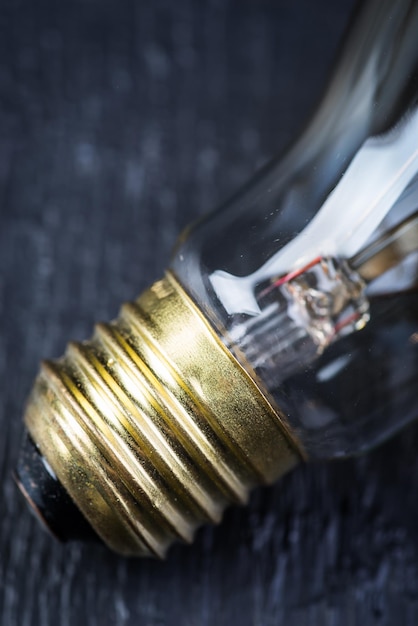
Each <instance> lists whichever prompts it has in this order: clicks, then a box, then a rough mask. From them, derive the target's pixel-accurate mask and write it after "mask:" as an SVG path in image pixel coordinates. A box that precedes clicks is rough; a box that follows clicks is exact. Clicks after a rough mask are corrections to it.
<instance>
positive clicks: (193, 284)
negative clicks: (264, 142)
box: [17, 0, 418, 556]
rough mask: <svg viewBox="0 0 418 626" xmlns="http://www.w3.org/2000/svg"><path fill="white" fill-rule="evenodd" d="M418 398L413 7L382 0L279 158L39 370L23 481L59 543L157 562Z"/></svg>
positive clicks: (395, 422)
mask: <svg viewBox="0 0 418 626" xmlns="http://www.w3.org/2000/svg"><path fill="white" fill-rule="evenodd" d="M417 382H418V3H417V2H416V1H415V0H398V1H397V2H392V0H371V1H370V2H369V3H367V4H366V5H365V6H364V7H363V8H362V10H361V11H360V13H359V15H358V16H357V19H356V21H355V22H354V23H353V25H352V28H351V31H350V34H349V37H348V38H347V40H346V44H345V46H344V48H343V51H342V54H341V56H340V60H339V63H338V64H337V67H336V71H335V73H334V76H333V78H332V80H331V81H330V83H329V86H328V88H327V90H326V92H325V95H324V98H323V100H322V103H321V104H320V106H319V108H318V110H317V112H316V113H315V115H314V116H313V118H312V119H311V121H310V123H309V124H308V125H307V127H306V129H305V131H304V132H303V133H302V134H301V136H300V137H299V138H298V139H297V140H296V142H295V143H294V144H293V145H292V146H291V147H290V149H289V150H288V151H287V152H286V154H285V155H284V156H283V157H282V158H280V159H278V160H276V161H273V163H271V164H270V165H269V166H268V167H266V168H265V169H264V170H263V171H262V172H261V173H259V174H258V176H257V177H256V178H255V179H254V181H252V182H251V183H250V184H249V185H248V186H247V187H246V188H245V189H244V190H243V191H242V192H241V193H239V194H238V195H237V196H236V197H235V198H234V199H233V200H232V201H230V202H229V203H227V204H226V205H225V206H224V207H222V208H221V209H220V210H218V211H217V212H215V213H213V214H212V215H210V216H209V217H207V218H206V219H205V220H201V221H199V222H198V223H197V224H195V225H193V226H192V227H190V228H189V229H188V230H187V231H186V232H185V233H184V234H183V235H182V236H181V238H180V240H179V242H178V244H177V247H176V249H175V252H174V255H173V258H172V262H171V266H170V268H169V270H168V272H167V274H166V276H165V277H164V278H163V279H162V280H161V281H159V282H157V283H155V284H154V285H153V286H152V287H151V288H150V289H149V290H148V291H146V292H145V293H144V294H143V295H142V296H140V298H139V299H138V300H137V301H136V302H135V303H133V304H126V305H124V306H123V308H122V310H121V313H120V316H119V318H118V319H117V320H116V321H115V322H112V323H110V324H107V325H105V324H102V325H98V326H97V328H96V331H95V334H94V336H93V338H92V339H91V340H90V341H87V342H84V343H81V344H70V346H69V347H68V349H67V352H66V354H65V356H64V357H63V358H62V359H61V360H59V361H57V362H54V363H45V364H44V365H43V366H42V369H41V372H40V374H39V376H38V378H37V380H36V382H35V386H34V389H33V392H32V395H31V397H30V400H29V403H28V406H27V410H26V417H25V419H26V426H27V430H28V437H27V439H26V441H25V444H24V446H23V449H22V455H21V459H20V462H19V465H18V471H17V474H18V480H19V481H20V486H21V489H22V490H23V491H24V492H25V494H26V495H27V496H28V498H29V500H30V501H31V504H32V506H33V507H34V508H35V509H36V510H37V511H38V513H40V514H41V515H42V516H43V517H44V520H45V521H46V523H47V525H49V526H50V527H51V529H52V530H53V531H54V532H55V533H56V534H58V535H60V536H61V537H62V538H64V539H65V538H71V537H72V536H73V537H76V536H79V537H81V536H88V535H89V534H91V535H93V534H95V535H97V536H98V537H100V538H101V539H102V540H103V541H104V542H105V543H106V544H107V545H109V546H110V547H111V548H113V549H115V550H117V551H119V552H121V553H123V554H134V555H157V556H163V555H164V554H165V551H166V549H167V547H168V546H169V545H170V544H171V542H172V541H173V540H175V539H182V540H184V541H190V540H191V539H192V537H193V533H194V531H195V529H196V528H197V527H198V526H199V525H200V524H202V523H204V522H208V521H213V522H216V521H218V520H219V519H220V517H221V515H222V512H223V510H224V508H225V506H226V505H228V504H230V503H233V502H245V500H246V499H247V497H248V492H249V490H250V489H251V488H252V487H254V486H256V485H259V484H263V483H270V482H272V481H274V480H276V479H277V478H278V477H279V476H280V475H282V474H283V473H284V472H286V471H287V470H289V469H290V468H292V467H293V466H295V465H296V464H297V463H298V462H299V461H301V460H302V459H306V460H309V459H317V458H320V459H331V458H334V457H341V456H345V455H350V454H353V453H358V452H361V451H363V450H366V449H368V448H370V447H372V446H374V445H376V444H377V443H379V442H380V441H381V440H383V439H384V438H386V437H388V436H389V435H391V434H392V433H393V432H394V431H396V430H398V429H399V428H400V427H401V426H402V425H404V424H406V423H407V422H409V421H411V420H412V419H413V418H415V417H417V416H418V397H417V391H416V385H417ZM51 502H52V503H53V506H51ZM77 511H79V513H77ZM91 529H92V530H91Z"/></svg>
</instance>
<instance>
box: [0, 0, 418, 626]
mask: <svg viewBox="0 0 418 626" xmlns="http://www.w3.org/2000/svg"><path fill="white" fill-rule="evenodd" d="M351 6H352V1H351V0H339V1H338V2H335V1H331V0H318V1H317V2H315V3H313V2H311V1H310V0H298V1H297V2H295V1H294V0H260V1H259V2H253V1H252V0H202V1H199V2H193V1H192V0H176V2H171V1H170V0H153V2H145V1H144V2H140V1H138V2H136V1H135V0H125V1H124V2H117V1H116V0H108V1H102V0H100V1H99V0H73V1H71V2H54V1H53V0H20V1H18V0H15V1H13V0H3V1H2V2H1V3H0V34H1V36H0V423H1V437H0V480H1V490H0V511H1V518H0V624H1V626H38V625H40V626H49V625H51V626H56V625H62V626H73V625H75V626H84V625H89V626H96V625H97V626H107V625H117V626H122V625H126V624H135V625H136V624H141V625H147V626H169V625H176V626H177V625H185V626H195V625H199V626H206V625H208V626H212V625H216V626H222V625H230V624H231V623H232V624H234V623H237V624H240V625H243V626H246V625H257V626H259V625H263V626H264V625H265V626H268V625H273V624H274V625H276V624H284V625H286V626H293V625H294V626H303V625H304V624H310V625H311V624H312V625H314V624H318V625H321V626H328V625H329V626H331V625H337V624H338V625H343V626H352V625H354V624H362V625H364V624H378V625H392V624H394V625H400V624H411V625H413V624H417V623H418V594H417V591H418V560H417V550H418V500H417V498H416V493H417V489H418V459H417V454H416V450H417V444H418V430H417V428H416V427H411V428H409V429H408V430H407V431H405V432H404V433H403V434H401V435H400V436H398V437H397V438H396V439H394V440H392V441H391V442H389V443H388V444H386V445H385V446H384V447H382V448H380V449H379V450H377V451H376V452H374V453H372V454H371V455H369V456H367V457H364V458H361V459H358V460H353V461H348V462H344V463H339V464H334V465H326V464H324V465H317V466H307V467H302V468H300V469H298V470H297V471H296V472H294V473H293V474H291V475H289V476H288V477H287V478H285V479H284V480H283V481H282V482H281V483H280V484H279V485H277V486H276V487H273V488H270V489H265V490H262V491H259V492H257V493H255V494H254V497H253V499H252V501H251V503H250V506H249V507H248V508H247V509H234V510H231V511H229V512H228V513H227V515H226V517H225V520H224V522H223V525H222V526H221V527H219V528H217V529H210V528H205V529H203V530H202V531H201V532H200V533H199V534H198V537H197V539H196V543H195V545H194V546H193V547H181V546H179V547H176V548H174V549H173V550H172V552H171V554H170V556H169V558H168V560H167V561H166V562H164V563H157V562H151V561H133V560H125V559H122V558H118V557H117V556H115V555H112V554H111V553H110V552H108V551H106V550H105V549H102V548H99V547H89V546H81V545H76V544H75V545H65V546H61V545H59V544H56V543H54V542H53V541H52V540H51V539H50V538H49V537H48V536H46V535H45V534H44V533H43V532H42V530H41V529H40V528H39V527H38V525H37V523H36V521H35V520H33V519H32V517H31V516H30V515H29V514H28V512H27V510H26V507H25V504H24V502H23V501H22V499H21V497H20V495H19V494H18V493H17V491H16V489H15V487H14V485H13V484H12V482H11V479H10V474H11V470H12V468H13V466H14V464H15V461H16V457H17V453H18V447H19V442H20V438H21V435H22V431H23V427H22V423H21V413H22V407H23V404H24V400H25V397H26V395H27V393H28V391H29V389H30V386H31V383H32V380H33V378H34V376H35V373H36V371H37V366H38V362H39V360H40V358H41V357H55V356H58V355H59V354H60V353H62V351H63V349H64V346H65V343H66V341H67V340H68V339H69V338H75V339H81V338H83V337H86V336H88V335H89V333H90V332H91V328H92V324H93V322H94V320H96V319H109V318H111V317H113V316H115V314H116V312H117V309H118V306H119V303H120V302H121V301H122V300H126V299H130V298H132V297H134V296H135V295H136V294H137V293H139V291H140V290H142V289H143V288H144V287H145V286H147V285H148V284H149V283H150V282H152V281H153V280H154V279H156V278H158V277H159V276H160V275H161V272H162V270H163V268H164V266H165V264H166V262H167V260H168V257H169V251H170V248H171V245H172V243H173V242H174V240H175V237H176V235H177V233H178V231H179V230H180V228H181V227H183V226H184V225H185V224H187V223H188V222H189V221H190V220H191V219H192V218H195V217H197V216H198V215H201V214H202V213H203V212H204V211H206V210H208V209H210V208H212V207H214V206H215V205H216V204H217V203H218V202H220V201H221V200H222V199H224V198H225V196H227V195H228V194H230V193H232V192H233V191H234V189H236V187H237V186H238V185H239V184H240V183H242V182H244V181H245V179H246V178H247V177H248V176H249V175H250V174H251V173H252V172H253V171H254V169H255V168H256V167H257V166H259V165H261V164H262V163H263V162H265V161H266V159H267V158H269V157H270V156H272V155H273V154H274V153H275V152H277V150H278V149H281V148H283V146H284V145H285V144H286V143H287V142H288V141H289V140H290V139H291V138H292V137H293V135H294V133H295V132H296V130H297V129H298V127H299V126H300V124H301V122H302V120H303V119H304V116H305V115H306V113H307V112H308V111H309V110H310V108H311V106H312V105H313V103H314V102H315V101H316V99H317V98H318V96H319V94H320V92H321V89H322V87H323V84H324V80H325V77H326V75H327V72H328V69H329V65H330V61H331V59H332V57H333V54H334V52H335V49H336V46H337V42H338V40H339V38H340V35H341V33H342V31H343V28H344V25H345V23H346V20H347V17H348V15H349V12H350V9H351Z"/></svg>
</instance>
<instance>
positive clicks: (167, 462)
mask: <svg viewBox="0 0 418 626" xmlns="http://www.w3.org/2000/svg"><path fill="white" fill-rule="evenodd" d="M25 420H26V424H27V427H28V430H29V432H30V434H31V436H32V438H33V439H34V441H35V442H36V443H37V445H38V446H39V448H40V450H41V452H42V454H43V455H44V456H45V458H46V459H47V461H48V463H49V464H50V466H51V467H52V469H53V471H54V472H55V473H56V475H57V477H58V479H59V480H60V481H61V483H62V485H63V486H64V487H65V489H66V490H67V492H68V493H69V495H70V496H71V498H72V499H73V500H74V502H75V503H76V505H77V506H78V507H79V509H80V510H81V511H82V513H83V514H84V516H85V517H86V518H87V519H88V520H89V522H90V524H91V525H92V526H93V528H94V529H95V531H96V532H97V533H98V535H99V536H100V537H101V538H102V539H103V540H104V542H105V543H106V544H108V546H109V547H111V548H112V549H114V550H116V551H117V552H120V553H122V554H129V555H138V556H139V555H145V556H159V557H163V556H164V554H165V552H166V549H167V547H168V546H169V545H170V544H171V543H172V541H173V540H176V539H181V540H183V541H187V542H190V541H191V540H192V538H193V534H194V531H195V529H196V528H197V527H198V526H199V525H201V524H202V523H205V522H209V521H210V522H218V521H219V520H220V518H221V516H222V512H223V510H224V508H225V507H226V506H227V505H228V504H230V503H233V502H238V503H242V502H245V501H246V499H247V496H248V492H249V490H250V489H251V488H252V487H254V486H255V485H257V484H261V483H266V482H272V481H274V480H275V479H276V478H278V477H279V476H280V475H281V474H283V473H284V472H285V471H287V470H288V469H290V468H291V467H292V466H293V465H295V464H296V463H297V461H298V460H299V458H300V457H299V455H298V453H297V452H296V450H295V447H294V446H293V444H292V443H291V440H290V438H289V436H288V434H287V432H286V427H285V424H284V422H283V420H282V419H281V418H280V416H279V414H278V411H277V410H274V409H273V408H272V406H271V405H270V403H269V402H268V401H267V399H266V398H265V397H264V396H263V395H262V393H261V392H260V390H259V389H258V387H257V386H256V385H255V383H254V382H253V380H252V379H251V378H250V376H249V375H248V374H247V373H246V372H245V371H244V370H243V369H242V367H241V366H240V365H239V364H238V363H237V361H236V360H235V359H234V358H233V357H232V355H231V354H230V353H229V352H228V351H227V349H226V348H225V347H224V345H223V344H222V343H221V341H220V340H219V338H218V337H217V335H216V334H215V332H214V331H213V329H212V328H211V327H210V326H209V324H208V323H207V321H206V320H205V319H204V317H203V316H202V314H201V313H200V312H199V311H198V309H197V308H196V307H195V305H194V304H193V302H192V301H191V300H190V298H189V297H188V296H187V295H186V293H185V292H184V290H183V289H182V287H181V286H180V285H179V284H178V283H177V281H176V280H175V278H174V277H173V276H172V275H170V274H168V275H167V276H166V277H165V278H164V279H163V280H161V281H159V282H157V283H155V284H154V285H153V286H152V287H151V288H150V289H149V290H148V291H146V292H145V293H144V294H143V295H142V296H141V297H140V298H139V299H138V300H137V301H136V302H135V303H134V304H125V305H124V306H123V307H122V310H121V313H120V316H119V318H118V319H117V320H116V321H114V322H112V323H110V324H99V325H97V327H96V329H95V333H94V336H93V338H92V339H91V340H90V341H86V342H83V343H77V344H76V343H72V344H70V345H69V346H68V349H67V351H66V354H65V356H64V357H63V358H62V359H60V360H59V361H57V362H45V363H43V364H42V368H41V372H40V374H39V376H38V378H37V380H36V382H35V386H34V389H33V391H32V394H31V397H30V399H29V404H28V407H27V411H26V416H25Z"/></svg>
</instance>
